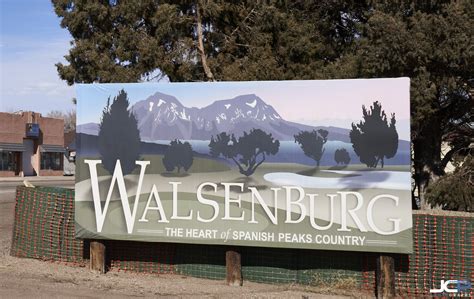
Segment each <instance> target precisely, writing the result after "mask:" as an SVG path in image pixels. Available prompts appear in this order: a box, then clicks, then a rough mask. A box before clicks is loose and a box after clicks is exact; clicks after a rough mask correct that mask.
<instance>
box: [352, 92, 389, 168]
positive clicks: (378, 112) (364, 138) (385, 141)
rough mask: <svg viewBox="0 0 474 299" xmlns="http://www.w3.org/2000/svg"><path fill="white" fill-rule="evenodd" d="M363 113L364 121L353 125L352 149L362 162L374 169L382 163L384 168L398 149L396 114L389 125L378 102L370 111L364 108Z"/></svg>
mask: <svg viewBox="0 0 474 299" xmlns="http://www.w3.org/2000/svg"><path fill="white" fill-rule="evenodd" d="M362 113H363V120H361V121H360V122H359V123H358V124H354V123H352V130H351V132H350V134H349V136H350V138H351V142H352V147H353V148H354V151H355V153H356V154H357V156H359V159H360V162H362V163H364V164H366V165H367V166H368V167H373V168H375V167H377V165H378V163H379V162H380V165H381V167H382V168H383V166H384V159H385V158H386V159H390V158H392V157H394V156H395V154H396V153H397V149H398V133H397V129H396V127H395V123H396V120H395V113H392V116H391V118H390V123H389V121H388V119H387V115H386V114H385V111H383V110H382V105H381V104H380V103H379V102H378V101H375V102H374V104H373V106H370V111H369V110H367V109H366V107H365V106H362Z"/></svg>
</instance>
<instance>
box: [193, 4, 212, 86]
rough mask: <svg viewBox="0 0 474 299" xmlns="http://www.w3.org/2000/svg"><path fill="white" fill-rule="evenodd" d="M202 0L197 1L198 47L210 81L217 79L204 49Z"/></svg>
mask: <svg viewBox="0 0 474 299" xmlns="http://www.w3.org/2000/svg"><path fill="white" fill-rule="evenodd" d="M200 6H201V2H200V1H198V2H197V3H196V25H197V38H198V45H197V48H198V50H199V56H201V64H202V67H203V69H204V73H205V74H206V77H207V80H208V81H216V80H215V79H214V74H212V71H211V69H210V68H209V65H208V64H207V56H206V52H205V50H204V36H203V33H202V20H201V12H200V11H199V10H200V9H201V8H200Z"/></svg>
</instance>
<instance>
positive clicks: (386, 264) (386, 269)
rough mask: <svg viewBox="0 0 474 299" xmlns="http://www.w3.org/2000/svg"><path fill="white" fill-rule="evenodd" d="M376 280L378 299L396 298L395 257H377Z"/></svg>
mask: <svg viewBox="0 0 474 299" xmlns="http://www.w3.org/2000/svg"><path fill="white" fill-rule="evenodd" d="M375 279H376V284H377V286H376V295H377V298H395V260H394V258H393V256H390V255H379V256H377V266H376V269H375Z"/></svg>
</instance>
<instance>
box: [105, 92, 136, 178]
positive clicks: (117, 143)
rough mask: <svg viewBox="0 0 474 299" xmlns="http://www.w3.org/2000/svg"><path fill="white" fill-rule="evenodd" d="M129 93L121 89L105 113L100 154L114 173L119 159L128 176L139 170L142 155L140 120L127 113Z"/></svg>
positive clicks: (108, 103) (110, 171) (124, 172)
mask: <svg viewBox="0 0 474 299" xmlns="http://www.w3.org/2000/svg"><path fill="white" fill-rule="evenodd" d="M128 106H129V101H128V96H127V93H126V92H125V91H124V90H123V89H122V90H121V91H119V93H118V95H117V96H116V97H114V99H113V101H112V104H110V97H109V98H108V100H107V106H106V107H105V108H104V110H103V111H102V119H101V121H100V125H99V141H98V143H99V153H100V155H101V157H102V164H103V165H104V168H105V169H106V170H108V171H109V173H113V171H114V168H115V164H116V162H117V160H120V164H121V166H122V172H123V174H129V173H131V172H132V170H133V169H134V168H135V167H136V164H135V161H136V160H138V157H139V155H140V132H139V131H138V126H137V119H136V118H135V115H134V114H133V113H132V112H130V111H129V110H128Z"/></svg>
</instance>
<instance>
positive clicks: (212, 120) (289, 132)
mask: <svg viewBox="0 0 474 299" xmlns="http://www.w3.org/2000/svg"><path fill="white" fill-rule="evenodd" d="M130 110H131V111H132V112H133V113H134V115H135V117H136V119H137V125H138V129H139V131H140V139H141V140H142V142H146V143H159V144H167V143H169V141H168V140H174V139H181V140H187V141H188V142H190V143H191V144H192V146H193V149H194V151H196V152H198V153H200V154H209V147H208V144H209V142H208V141H209V140H210V139H211V138H212V137H213V136H216V135H218V134H219V133H220V132H226V133H228V134H234V135H235V136H242V134H243V133H244V132H249V131H250V130H251V129H261V130H263V131H264V132H267V133H270V134H272V136H273V137H274V138H275V139H277V140H279V141H280V143H281V147H280V150H279V152H278V154H276V155H274V156H269V157H268V160H267V161H268V162H296V163H301V164H306V165H312V164H314V161H313V160H312V159H310V158H308V157H307V156H305V155H304V154H303V153H302V152H301V151H299V150H298V149H299V146H298V144H296V143H295V142H294V141H295V137H294V136H295V135H296V134H298V133H299V132H301V131H311V130H319V129H323V130H327V131H328V142H327V143H326V145H325V151H326V155H324V156H323V157H322V159H321V165H331V164H332V163H333V162H334V159H333V157H334V153H335V151H336V150H337V149H338V148H345V149H346V150H347V151H348V152H349V155H350V158H351V160H352V161H357V159H358V157H357V155H356V154H355V152H354V151H353V149H352V145H351V144H350V138H349V132H350V130H349V129H344V128H338V127H334V126H309V125H305V124H299V123H296V122H291V121H287V120H285V119H284V118H283V117H282V116H281V115H280V114H279V113H278V111H276V110H275V108H274V107H273V106H272V105H269V104H267V103H266V102H265V101H264V100H263V99H262V98H260V97H259V96H258V95H256V94H245V95H239V96H237V97H234V98H231V99H226V100H218V101H215V102H213V103H212V104H210V105H208V106H205V107H202V108H196V107H186V106H184V105H183V104H182V103H181V102H180V101H179V100H178V99H177V98H176V97H174V96H171V95H168V94H164V93H161V92H156V93H154V94H153V95H151V96H149V97H147V99H145V100H142V101H138V102H136V103H135V104H133V105H132V106H131V109H130ZM77 132H78V133H80V134H86V135H95V136H97V135H98V133H99V124H97V123H86V124H82V125H79V126H78V128H77ZM82 138H83V140H88V139H90V138H89V137H87V136H83V137H82ZM148 148H150V147H148ZM88 149H89V151H92V152H93V153H95V152H96V151H94V148H93V147H92V146H89V147H88ZM409 150H410V144H409V142H408V141H405V140H399V143H398V151H397V155H396V156H395V157H394V158H392V159H391V160H387V164H388V165H399V164H406V163H408V161H409Z"/></svg>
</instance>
